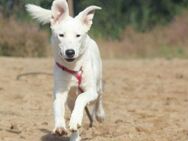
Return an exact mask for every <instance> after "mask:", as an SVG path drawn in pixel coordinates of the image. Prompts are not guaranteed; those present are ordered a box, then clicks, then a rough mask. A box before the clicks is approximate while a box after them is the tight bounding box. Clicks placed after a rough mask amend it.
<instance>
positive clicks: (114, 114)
mask: <svg viewBox="0 0 188 141" xmlns="http://www.w3.org/2000/svg"><path fill="white" fill-rule="evenodd" d="M52 63H53V61H52V59H23V58H19V59H16V58H0V103H1V104H0V141H68V137H54V136H52V135H51V134H50V132H51V129H53V122H54V121H53V114H52V87H53V82H52V76H51V75H32V76H24V77H22V78H21V79H20V80H16V77H17V75H19V74H21V73H25V72H47V73H51V72H52ZM104 72H105V73H104V80H105V93H104V103H105V110H106V114H107V117H106V120H105V122H104V123H103V124H99V123H96V122H95V124H94V127H93V128H90V129H89V128H88V119H87V118H86V116H85V117H84V123H83V128H82V129H81V136H82V140H83V141H87V140H89V141H188V60H160V59H156V60H152V61H151V60H150V61H149V60H126V61H123V60H105V61H104ZM66 119H67V120H69V114H67V115H66Z"/></svg>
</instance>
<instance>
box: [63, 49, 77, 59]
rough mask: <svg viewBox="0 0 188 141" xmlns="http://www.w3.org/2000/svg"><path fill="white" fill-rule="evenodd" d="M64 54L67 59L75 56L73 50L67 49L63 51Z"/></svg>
mask: <svg viewBox="0 0 188 141" xmlns="http://www.w3.org/2000/svg"><path fill="white" fill-rule="evenodd" d="M65 54H66V55H67V57H69V58H73V56H74V55H75V51H74V50H73V49H68V50H66V51H65Z"/></svg>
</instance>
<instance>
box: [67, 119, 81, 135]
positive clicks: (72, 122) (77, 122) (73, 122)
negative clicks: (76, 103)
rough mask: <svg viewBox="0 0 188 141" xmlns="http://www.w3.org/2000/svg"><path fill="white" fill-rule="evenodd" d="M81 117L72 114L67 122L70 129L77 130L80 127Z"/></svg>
mask: <svg viewBox="0 0 188 141" xmlns="http://www.w3.org/2000/svg"><path fill="white" fill-rule="evenodd" d="M81 122H82V120H81V118H79V116H72V117H71V119H70V123H69V128H70V130H71V131H73V132H74V131H77V130H78V129H79V128H80V127H81Z"/></svg>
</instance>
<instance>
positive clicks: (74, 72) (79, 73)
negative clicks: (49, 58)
mask: <svg viewBox="0 0 188 141" xmlns="http://www.w3.org/2000/svg"><path fill="white" fill-rule="evenodd" d="M56 65H57V66H58V67H59V68H61V69H62V70H63V71H66V72H68V73H69V74H72V75H73V76H75V77H76V79H77V80H78V89H79V91H80V92H81V93H83V92H84V90H83V89H82V88H81V86H80V84H81V82H82V73H83V70H82V67H81V68H80V70H79V71H74V70H70V69H68V68H66V67H65V66H63V65H61V64H59V63H58V62H56Z"/></svg>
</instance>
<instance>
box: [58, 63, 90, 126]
mask: <svg viewBox="0 0 188 141" xmlns="http://www.w3.org/2000/svg"><path fill="white" fill-rule="evenodd" d="M56 65H57V66H58V67H59V68H61V69H62V70H63V71H66V72H68V73H69V74H71V75H73V76H75V77H76V79H77V80H78V90H79V91H80V93H83V92H84V90H83V89H82V88H81V86H80V84H81V82H82V74H83V70H82V67H81V68H80V70H79V71H74V70H70V69H68V68H66V67H65V66H63V65H61V64H59V63H58V62H56ZM85 111H86V114H87V116H88V118H89V121H90V124H89V127H92V126H93V118H92V116H91V114H90V112H89V109H88V107H87V106H86V107H85Z"/></svg>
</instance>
